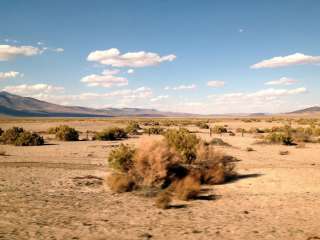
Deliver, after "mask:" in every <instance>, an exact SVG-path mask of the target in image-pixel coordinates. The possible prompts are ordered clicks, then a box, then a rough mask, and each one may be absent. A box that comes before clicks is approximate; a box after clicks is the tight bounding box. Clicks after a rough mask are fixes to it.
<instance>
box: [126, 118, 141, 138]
mask: <svg viewBox="0 0 320 240" xmlns="http://www.w3.org/2000/svg"><path fill="white" fill-rule="evenodd" d="M140 129H141V127H140V125H139V123H138V122H135V121H132V122H129V124H128V126H127V127H126V129H125V131H126V132H127V133H128V134H133V135H137V134H139V130H140Z"/></svg>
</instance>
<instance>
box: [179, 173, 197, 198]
mask: <svg viewBox="0 0 320 240" xmlns="http://www.w3.org/2000/svg"><path fill="white" fill-rule="evenodd" d="M200 188H201V186H200V176H198V175H192V174H189V175H187V176H186V177H185V178H183V179H179V180H177V181H176V182H175V184H174V190H175V193H176V195H177V197H178V198H179V199H181V200H184V201H187V200H190V199H194V198H196V197H197V196H198V195H199V193H200Z"/></svg>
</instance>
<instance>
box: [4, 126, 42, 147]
mask: <svg viewBox="0 0 320 240" xmlns="http://www.w3.org/2000/svg"><path fill="white" fill-rule="evenodd" d="M0 142H1V143H2V144H13V145H16V146H38V145H43V144H44V140H43V138H42V137H41V136H39V135H38V134H36V133H31V132H29V131H25V130H24V129H23V128H19V127H13V128H9V129H8V130H6V131H5V132H4V133H3V134H1V137H0Z"/></svg>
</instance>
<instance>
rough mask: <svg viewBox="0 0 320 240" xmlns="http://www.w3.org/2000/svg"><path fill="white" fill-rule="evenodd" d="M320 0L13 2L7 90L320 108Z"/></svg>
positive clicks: (171, 103)
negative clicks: (317, 106)
mask: <svg viewBox="0 0 320 240" xmlns="http://www.w3.org/2000/svg"><path fill="white" fill-rule="evenodd" d="M319 43H320V1H318V0H281V1H278V0H269V1H254V0H244V1H235V0H233V1H231V0H224V1H223V0H221V1H216V0H201V1H191V0H161V1H160V0H159V1H155V0H154V1H151V0H135V1H134V0H117V1H109V0H105V1H103V0H91V1H84V0H78V1H76V0H70V1H63V0H55V1H46V0H37V1H36V0H29V1H24V0H2V1H1V7H0V90H4V91H8V92H11V93H15V94H18V95H22V96H31V97H35V98H38V99H42V100H45V101H50V102H53V103H58V104H67V105H80V106H88V107H97V108H101V107H139V108H156V109H159V110H168V111H178V112H192V113H204V114H212V113H244V112H247V113H248V112H286V111H291V110H296V109H299V108H303V107H308V106H313V105H319V104H320V94H319V93H320V44H319Z"/></svg>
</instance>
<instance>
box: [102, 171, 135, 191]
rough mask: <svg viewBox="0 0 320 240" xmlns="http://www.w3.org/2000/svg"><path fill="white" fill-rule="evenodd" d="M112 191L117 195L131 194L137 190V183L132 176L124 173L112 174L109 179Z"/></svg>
mask: <svg viewBox="0 0 320 240" xmlns="http://www.w3.org/2000/svg"><path fill="white" fill-rule="evenodd" d="M107 184H108V186H109V187H110V189H111V190H112V191H114V192H117V193H123V192H131V191H132V190H134V188H135V182H134V181H133V180H132V179H131V178H130V176H128V175H126V174H123V173H112V174H111V175H110V176H108V177H107Z"/></svg>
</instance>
